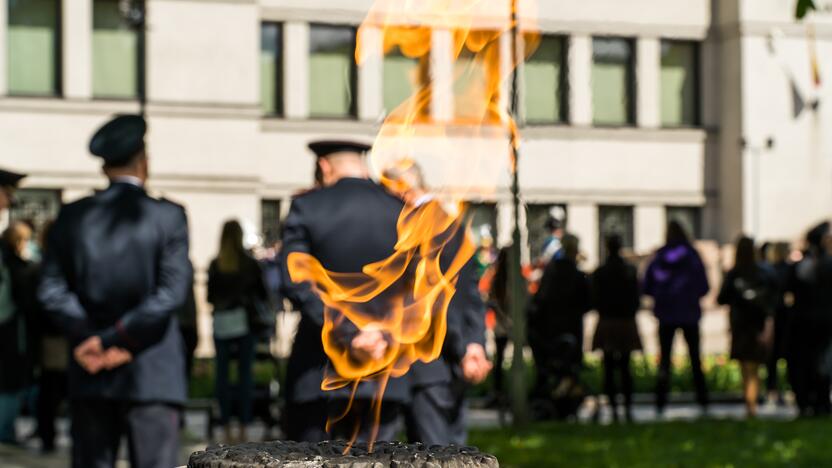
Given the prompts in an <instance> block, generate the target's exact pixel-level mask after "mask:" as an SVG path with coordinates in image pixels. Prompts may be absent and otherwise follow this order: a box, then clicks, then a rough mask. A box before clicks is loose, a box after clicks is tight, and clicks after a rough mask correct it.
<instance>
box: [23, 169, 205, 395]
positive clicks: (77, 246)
mask: <svg viewBox="0 0 832 468" xmlns="http://www.w3.org/2000/svg"><path fill="white" fill-rule="evenodd" d="M192 278H193V270H192V268H191V263H190V260H189V258H188V223H187V219H186V215H185V211H184V209H183V208H182V207H180V206H178V205H176V204H174V203H171V202H168V201H163V200H156V199H154V198H151V197H149V196H148V195H147V194H146V193H145V191H144V190H143V189H142V188H140V187H137V186H134V185H131V184H127V183H118V182H116V183H113V184H112V185H111V186H110V187H109V188H108V189H107V190H105V191H104V192H101V193H99V194H97V195H95V196H93V197H89V198H85V199H82V200H80V201H78V202H75V203H72V204H70V205H67V206H65V207H64V208H63V209H62V210H61V213H60V215H59V216H58V219H57V221H56V222H55V225H54V227H53V229H52V231H51V232H50V236H49V240H48V248H47V250H46V258H45V259H44V266H43V278H42V282H41V285H40V288H39V294H38V295H39V298H40V300H41V301H42V302H43V305H44V307H45V308H46V310H47V312H48V314H49V315H50V316H51V317H52V318H53V320H55V321H56V323H57V324H58V325H59V326H60V328H61V329H62V330H63V331H64V333H65V334H66V335H67V336H68V338H69V340H70V342H71V344H73V345H77V344H78V343H80V342H81V341H82V340H84V339H86V338H87V337H89V336H92V335H98V336H100V337H101V340H102V343H103V345H104V347H105V348H108V347H112V346H116V347H121V348H124V349H127V350H129V351H131V352H132V353H133V361H132V362H131V363H130V364H127V365H125V366H122V367H120V368H118V369H114V370H112V371H102V372H100V373H99V374H96V375H90V374H87V373H86V372H85V371H84V370H83V369H82V368H81V367H80V366H79V365H78V363H77V362H75V361H74V359H73V360H72V362H71V364H70V368H69V376H70V396H71V397H72V398H105V399H114V400H123V401H132V402H165V403H174V404H178V403H184V402H185V399H186V382H185V370H184V369H185V362H184V355H183V351H182V338H181V335H180V334H179V330H178V324H177V321H176V318H175V316H174V314H175V313H176V310H177V309H178V308H180V307H182V306H183V304H184V303H185V300H186V297H187V294H188V288H189V287H190V284H191V279H192Z"/></svg>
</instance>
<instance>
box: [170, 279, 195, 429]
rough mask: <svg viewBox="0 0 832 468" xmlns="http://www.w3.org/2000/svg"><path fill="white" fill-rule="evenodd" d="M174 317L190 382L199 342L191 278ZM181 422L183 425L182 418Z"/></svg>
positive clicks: (186, 375)
mask: <svg viewBox="0 0 832 468" xmlns="http://www.w3.org/2000/svg"><path fill="white" fill-rule="evenodd" d="M176 318H177V320H178V321H179V334H180V335H182V345H183V348H182V350H183V351H184V353H185V380H186V381H187V382H188V383H189V384H190V381H191V373H192V371H193V368H194V356H195V354H196V347H197V345H198V344H199V328H198V324H197V307H196V293H195V291H194V281H193V279H191V285H190V287H189V288H188V296H187V298H186V299H185V303H184V304H183V305H182V307H180V308H179V310H177V312H176ZM182 422H183V425H184V419H183V421H182Z"/></svg>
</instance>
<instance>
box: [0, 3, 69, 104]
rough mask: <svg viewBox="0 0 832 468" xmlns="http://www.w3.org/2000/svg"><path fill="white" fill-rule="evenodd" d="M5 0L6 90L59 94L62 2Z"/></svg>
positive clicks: (35, 93)
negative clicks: (7, 21)
mask: <svg viewBox="0 0 832 468" xmlns="http://www.w3.org/2000/svg"><path fill="white" fill-rule="evenodd" d="M7 1H8V20H9V29H8V36H7V37H8V70H9V72H8V73H9V75H8V86H9V94H13V95H23V96H27V95H31V96H54V95H58V94H59V93H60V91H59V88H60V86H59V83H60V81H59V75H60V73H59V70H60V66H59V63H60V29H59V21H58V18H60V14H59V11H60V10H59V8H60V6H59V5H60V3H61V2H59V1H58V0H7Z"/></svg>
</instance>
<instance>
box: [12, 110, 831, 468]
mask: <svg viewBox="0 0 832 468" xmlns="http://www.w3.org/2000/svg"><path fill="white" fill-rule="evenodd" d="M145 131H146V124H145V123H144V120H143V118H141V117H140V116H119V117H116V118H115V119H113V120H112V121H111V122H109V123H108V124H107V125H105V126H104V127H102V128H101V129H100V130H99V131H98V132H97V133H96V135H95V136H94V137H93V140H92V141H91V143H90V151H91V152H92V153H93V154H94V155H96V156H99V157H101V158H102V159H103V161H104V166H103V167H104V173H105V175H106V176H107V178H108V179H109V180H110V183H111V186H110V188H109V189H107V190H106V191H103V192H101V193H98V194H96V195H94V196H92V197H89V198H85V199H83V200H81V201H79V202H76V203H73V204H70V205H68V206H66V207H64V208H63V209H62V211H61V214H60V215H59V217H58V219H57V220H56V221H55V223H54V224H53V223H48V224H46V225H44V226H37V228H38V229H36V226H34V225H33V223H31V222H26V221H13V222H12V223H11V224H10V225H9V226H8V228H7V229H6V230H5V232H4V233H3V235H2V240H1V241H0V368H2V372H0V443H11V444H14V443H18V441H19V440H20V438H19V437H18V435H17V434H15V419H16V418H17V417H18V415H19V414H20V412H21V410H22V408H23V407H24V406H25V407H27V408H28V410H29V411H30V412H31V414H33V415H35V416H36V421H37V429H36V431H35V433H34V434H33V435H32V437H38V438H40V440H41V446H42V448H43V450H44V451H51V450H54V447H55V436H56V430H55V420H56V416H57V414H58V409H59V408H60V406H61V405H62V403H63V402H64V401H67V400H69V402H70V403H69V407H70V415H71V418H72V421H73V424H72V438H73V466H76V467H89V466H101V467H105V466H112V464H113V463H114V460H115V454H116V452H117V449H118V443H119V440H120V438H121V436H122V435H125V434H126V435H128V436H129V437H130V438H131V440H132V441H133V442H132V444H131V462H132V464H133V465H134V466H138V467H153V466H169V463H170V462H171V460H174V459H175V457H176V452H177V447H178V436H175V435H174V434H176V433H177V432H178V430H179V428H180V427H181V426H182V425H183V421H182V414H181V413H182V408H183V407H184V405H185V404H186V402H187V384H188V381H189V379H190V376H191V371H192V368H193V362H194V351H195V349H196V346H197V341H198V332H197V305H196V304H197V298H196V295H195V292H194V279H193V278H194V275H193V270H192V267H191V264H190V260H189V257H188V228H187V218H186V214H185V211H184V209H183V208H182V207H181V206H179V205H176V204H175V203H173V202H170V201H168V200H164V199H161V200H157V199H154V198H152V197H149V196H148V195H147V194H146V193H145V191H144V184H145V182H146V180H147V178H148V158H147V155H146V153H145V150H144V133H145ZM310 149H311V150H312V152H313V153H314V154H315V155H316V164H315V170H316V176H315V179H316V186H315V187H314V188H313V189H311V190H310V191H308V192H305V193H302V194H299V195H298V196H297V197H296V198H295V200H294V202H293V205H292V209H291V210H290V213H289V216H288V218H287V220H286V222H285V226H284V233H283V235H282V239H281V241H279V242H277V243H275V244H274V245H272V246H270V247H269V248H268V249H257V250H256V251H255V250H252V248H251V246H250V245H246V242H245V236H244V228H243V226H242V225H241V223H240V222H239V221H237V220H229V221H228V222H226V223H225V224H224V226H223V227H222V230H221V235H220V242H219V249H218V251H217V255H216V257H215V258H214V259H213V260H212V261H211V262H210V265H209V266H208V269H207V278H208V280H207V288H206V289H207V297H206V299H207V302H208V303H209V304H210V305H211V306H212V319H213V320H212V324H213V326H212V332H213V344H214V349H215V358H214V364H215V366H214V377H215V385H214V388H215V392H214V394H215V398H216V401H217V406H218V408H219V415H218V416H219V417H218V420H219V423H220V425H221V426H222V428H223V431H224V438H225V440H226V441H229V442H237V441H245V440H247V439H248V438H249V436H248V434H247V427H248V426H249V424H250V423H251V422H252V420H253V419H254V417H255V416H257V414H256V412H257V410H256V409H255V402H254V399H255V398H254V390H255V384H254V380H255V379H254V363H255V360H256V358H257V351H256V350H257V344H258V343H259V342H262V341H263V340H266V341H268V340H269V339H272V338H273V337H274V336H275V328H276V319H275V314H276V313H277V311H279V310H281V309H282V306H283V304H284V300H286V301H287V303H291V304H292V308H293V310H297V311H299V312H300V316H301V319H300V324H299V325H298V331H297V333H296V335H295V338H294V341H293V345H292V352H291V356H290V358H289V361H288V368H287V371H286V377H285V380H284V387H283V389H282V390H283V391H282V393H283V397H284V398H285V408H284V411H283V423H284V431H285V434H286V436H287V437H289V438H292V439H294V440H303V441H310V442H314V441H320V440H325V439H328V438H331V437H343V438H347V439H354V440H373V439H375V438H376V437H379V438H380V439H382V440H383V439H385V438H392V437H395V435H396V433H397V432H396V431H398V430H400V429H401V427H402V426H401V424H402V423H403V424H404V428H405V432H406V434H407V437H408V438H409V439H410V440H412V441H421V442H425V443H429V444H449V443H457V444H463V443H464V442H465V438H466V420H465V408H466V402H465V394H466V388H468V387H469V386H471V385H475V384H479V383H482V382H483V381H484V380H485V379H486V377H487V376H488V375H489V373H490V372H491V371H492V361H493V362H494V363H495V365H494V379H493V380H494V388H495V390H496V392H495V393H496V395H495V401H496V402H497V403H499V404H502V403H503V401H504V397H503V395H502V389H503V388H504V387H505V386H506V385H505V380H506V379H505V376H504V360H505V355H506V349H507V345H508V343H509V341H510V335H511V333H510V332H511V330H512V326H513V323H512V314H511V313H510V308H511V294H512V288H511V287H510V285H509V276H510V275H509V270H510V266H509V253H508V252H509V247H503V248H502V249H500V250H499V251H497V250H496V249H495V248H494V245H493V242H491V243H489V242H484V243H483V244H482V245H481V246H480V248H479V251H478V252H477V253H476V254H475V255H474V256H473V258H471V259H470V261H468V262H467V263H466V264H465V265H464V266H458V267H454V268H458V272H457V275H458V280H455V281H456V282H455V287H456V294H455V295H454V296H453V300H451V301H450V303H449V305H448V310H447V312H448V315H447V335H446V337H445V341H444V342H443V343H442V344H443V346H442V350H441V354H440V355H439V357H438V359H437V360H436V361H434V362H431V363H422V362H416V363H415V364H413V367H412V368H411V369H410V372H409V373H408V374H406V375H404V376H400V375H393V374H392V373H390V372H387V373H381V374H379V373H376V374H372V375H369V376H367V378H366V379H362V381H360V382H356V383H355V385H350V386H343V387H337V386H336V387H333V388H332V389H326V390H327V391H325V390H324V389H322V382H325V381H327V379H331V375H332V374H331V373H332V368H333V363H332V362H331V359H330V358H331V357H332V356H333V354H332V349H328V350H327V352H325V350H324V345H323V343H322V337H324V339H325V340H324V341H327V340H330V341H328V343H329V346H331V347H334V348H335V349H337V350H340V351H341V352H343V355H344V356H346V359H347V361H345V362H348V363H350V365H359V366H360V365H363V364H366V363H372V362H377V361H380V360H383V359H385V357H386V356H388V352H389V350H390V349H391V347H394V346H398V343H395V342H394V341H393V340H392V339H391V336H390V333H389V332H388V331H386V330H384V329H381V328H376V327H373V326H369V327H368V326H365V327H358V326H356V325H355V324H353V323H351V322H350V320H349V318H348V317H346V316H345V315H339V314H341V312H339V311H337V310H334V309H333V307H332V306H331V304H326V305H325V303H324V299H323V298H322V297H321V296H320V292H321V290H320V288H322V287H323V286H321V285H317V286H315V287H313V286H311V285H310V284H309V282H304V281H297V282H295V281H292V275H291V273H290V271H289V268H288V265H287V263H288V259H289V258H290V256H291V255H292V254H300V255H310V256H312V257H314V258H315V259H316V260H317V261H319V262H321V263H322V265H323V266H324V267H325V268H327V269H329V270H331V271H334V272H338V273H337V274H341V273H359V272H363V271H365V270H364V269H365V266H366V265H370V264H372V263H373V262H377V261H379V260H380V259H383V258H385V255H389V253H390V252H392V251H393V250H394V248H395V246H396V245H397V243H398V241H399V239H398V237H397V236H398V231H397V226H398V224H399V223H400V222H402V220H401V219H400V216H401V214H402V213H406V214H407V216H409V217H411V219H419V218H420V217H426V216H429V215H431V214H433V215H437V214H438V215H439V216H440V217H441V215H442V214H443V213H445V214H447V213H448V212H449V211H447V210H450V209H453V208H448V207H446V206H445V205H443V203H442V201H440V200H439V199H437V198H436V197H435V195H434V194H432V193H431V192H430V191H429V190H428V188H427V187H426V186H425V183H424V180H423V176H422V173H421V170H420V169H419V167H418V166H417V165H416V164H415V163H413V162H412V161H411V162H410V163H409V164H407V165H404V166H401V167H394V168H393V169H391V170H389V171H388V172H386V173H385V174H384V182H385V185H384V186H382V185H381V184H379V183H377V182H375V181H373V180H371V179H370V178H369V176H368V169H367V166H366V162H365V161H364V158H363V154H364V153H365V152H366V151H368V150H369V146H366V145H362V144H357V143H354V142H344V141H323V142H315V143H312V144H311V145H310ZM23 177H24V176H23V175H21V174H15V173H13V172H9V171H4V170H0V188H2V190H0V212H3V211H5V210H6V209H8V208H9V206H10V205H11V203H12V202H13V200H14V191H15V188H16V187H17V184H18V182H19V181H20V180H21V179H22V178H23ZM563 218H564V213H563V212H562V210H561V211H560V212H554V213H553V214H552V216H551V217H550V219H549V221H548V222H547V224H546V226H547V228H548V230H549V232H550V235H549V236H548V237H547V239H546V240H545V242H544V244H543V246H542V248H541V252H542V253H541V255H540V256H539V258H537V259H535V261H534V262H533V264H532V265H530V267H529V268H528V269H527V270H526V279H527V284H526V286H527V291H523V294H526V293H527V292H528V293H529V295H530V301H529V304H528V308H527V310H526V318H527V320H528V331H529V334H528V342H529V345H530V347H531V350H532V352H533V355H534V361H535V369H536V383H535V386H534V388H533V390H532V394H531V396H532V402H533V407H534V409H535V411H536V412H537V414H538V415H539V416H541V417H565V416H568V415H570V414H574V413H575V411H577V408H578V406H579V405H580V403H581V401H582V400H583V396H584V395H585V389H584V388H583V387H582V384H581V369H582V366H583V361H584V349H585V346H584V343H583V340H584V316H585V314H587V313H588V312H590V311H592V310H595V311H597V312H598V316H599V320H598V324H597V327H596V329H595V332H594V336H593V338H592V343H591V346H590V348H591V349H592V350H595V351H599V352H600V353H602V356H603V359H602V362H603V368H604V371H603V391H604V393H606V395H607V400H608V401H609V404H610V407H611V410H612V415H613V418H614V419H615V420H618V419H619V418H622V417H623V418H624V419H625V420H628V421H631V420H632V419H633V414H632V403H633V386H634V385H633V375H632V370H631V360H632V355H633V353H634V352H638V351H640V350H642V349H643V346H642V339H641V336H640V332H639V327H638V325H637V322H636V315H637V313H638V312H639V311H640V310H642V309H643V308H644V307H645V306H647V307H651V308H652V311H653V313H654V315H655V317H656V319H657V320H658V342H659V349H660V357H659V364H658V372H657V376H656V383H655V403H656V407H657V409H658V411H659V413H661V412H663V411H664V410H665V408H666V406H667V404H668V393H669V390H670V377H671V355H672V350H673V343H674V339H675V337H676V336H677V335H679V334H681V336H682V337H683V338H684V340H685V343H686V344H687V348H688V352H689V353H688V354H689V356H690V366H691V369H692V376H693V384H694V388H695V393H696V399H697V402H698V403H699V404H700V405H702V406H703V407H707V405H708V403H709V397H708V388H707V385H706V379H705V375H704V373H703V369H702V362H701V336H700V322H701V318H702V306H701V303H702V298H703V297H704V296H705V295H706V294H708V292H709V291H710V290H711V285H710V284H709V281H708V276H707V275H706V268H705V266H704V264H703V261H702V259H701V258H700V255H699V253H698V252H697V250H696V248H695V247H694V245H693V243H692V242H691V240H690V238H689V236H688V234H687V233H686V232H685V230H684V229H683V227H682V226H681V225H680V224H679V223H677V222H671V223H669V225H668V226H667V232H666V243H665V245H664V246H663V247H661V248H660V249H658V250H657V251H656V252H655V253H654V254H653V255H652V256H651V258H650V259H649V261H648V262H646V263H645V264H644V265H641V268H638V266H637V265H636V264H634V263H632V262H631V261H630V260H629V259H628V258H627V256H626V254H625V252H624V251H623V250H624V249H623V241H622V238H621V237H620V236H618V235H615V234H613V235H610V236H608V237H607V238H606V239H605V249H604V250H605V252H606V258H604V259H603V261H602V262H601V265H600V266H598V268H597V269H595V271H593V272H585V271H584V270H583V269H582V262H583V259H582V256H581V247H580V241H579V239H578V238H577V237H576V236H574V235H572V234H570V233H568V232H567V231H566V225H565V220H564V219H563ZM463 231H464V230H462V231H459V232H456V231H453V230H449V231H448V232H442V233H439V234H438V235H437V239H429V241H430V242H426V243H425V244H424V245H433V246H437V245H438V246H441V247H438V250H437V251H436V252H432V251H430V249H429V248H426V247H422V249H421V250H419V252H418V253H414V255H425V256H430V255H435V256H436V262H437V263H438V265H439V266H440V268H441V270H440V271H443V272H444V271H448V270H449V269H450V268H451V265H452V264H453V263H454V258H455V256H456V255H457V252H460V251H461V249H463V248H465V247H464V246H465V244H466V242H464V241H463V237H464V235H463V236H460V233H461V232H463ZM35 232H38V233H39V236H38V237H37V238H36V236H35ZM465 235H468V233H467V232H466V233H465ZM439 239H441V242H439ZM434 248H436V247H434ZM735 252H736V254H735V261H734V265H733V267H732V268H731V269H730V270H729V271H727V272H725V274H724V277H723V280H722V285H721V287H720V288H719V294H718V302H719V303H720V304H722V305H725V306H727V307H729V308H730V327H731V338H732V340H731V357H732V358H733V359H735V360H737V361H738V362H739V365H740V368H741V372H742V381H743V395H744V399H745V402H746V407H747V412H748V415H749V416H751V417H753V416H755V415H756V412H757V404H758V400H759V393H760V387H761V382H760V379H759V375H760V372H759V371H760V367H765V368H766V369H767V380H766V387H767V389H768V390H769V391H770V392H772V397H773V398H781V395H780V394H779V388H780V382H778V363H779V361H780V360H781V359H785V360H786V362H787V364H788V379H789V384H790V385H791V388H792V390H793V392H794V395H795V399H796V403H797V406H798V408H799V411H800V414H801V415H803V416H820V415H829V414H830V413H831V412H832V405H830V376H831V375H832V235H830V226H829V224H828V223H824V224H821V225H819V226H817V227H815V228H813V229H812V230H811V231H810V232H809V233H808V235H807V236H806V239H805V244H804V246H803V248H802V249H801V250H800V251H799V252H792V251H791V249H790V247H789V245H787V244H783V243H773V244H772V243H768V244H764V245H761V246H758V245H756V244H755V241H754V240H753V239H751V238H748V237H742V238H740V239H739V240H738V241H737V243H736V248H735ZM643 298H649V300H644V299H643ZM389 300H390V298H389V297H384V295H380V296H379V297H374V298H372V299H369V300H367V301H366V304H363V305H361V307H365V308H366V309H367V311H366V313H367V314H369V315H368V316H370V317H375V316H374V315H373V314H376V315H378V316H377V317H376V319H377V320H379V321H383V320H384V319H385V316H384V314H385V313H387V312H386V311H389V310H390V307H391V305H390V303H389ZM385 301H388V302H385ZM486 303H487V304H488V308H490V309H491V311H493V323H491V324H490V326H491V328H492V330H493V331H494V337H495V343H494V344H495V348H494V349H495V352H494V353H493V356H492V357H491V358H489V356H487V354H486V351H485V349H486V348H485V329H486V322H487V315H486V309H487V308H486ZM379 314H380V315H379ZM333 324H336V325H333ZM356 363H358V364H356ZM232 380H236V383H232ZM329 381H331V380H329ZM379 388H382V389H383V390H384V391H385V400H384V405H382V406H378V405H377V404H376V403H375V402H374V400H373V399H374V397H375V396H376V395H378V394H379ZM619 397H621V398H620V399H619ZM619 410H621V411H619ZM234 416H236V417H237V418H238V419H239V423H240V424H239V428H240V429H239V430H238V431H237V432H236V434H235V433H234V431H232V424H231V420H232V418H233V417H234ZM102 437H103V438H104V439H105V440H103V441H102ZM149 448H153V449H154V450H155V452H153V453H152V454H151V453H149V452H148V449H149Z"/></svg>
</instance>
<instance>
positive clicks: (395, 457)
mask: <svg viewBox="0 0 832 468" xmlns="http://www.w3.org/2000/svg"><path fill="white" fill-rule="evenodd" d="M346 446H347V444H346V442H335V441H327V442H320V443H303V442H290V441H275V442H253V443H248V444H242V445H234V446H225V445H215V446H211V447H208V448H207V449H206V450H205V451H202V452H195V453H194V454H192V455H191V458H190V460H189V461H188V468H313V467H316V468H317V467H322V468H498V467H499V466H500V465H499V463H498V462H497V459H496V458H495V457H494V456H492V455H488V454H485V453H482V452H480V451H479V450H478V449H476V448H473V447H457V446H449V447H440V446H433V447H426V446H424V445H422V444H403V443H399V442H379V443H377V444H376V445H375V448H374V450H373V453H369V452H367V446H366V445H365V444H356V445H355V446H354V447H353V448H352V449H351V450H350V452H349V454H347V455H343V452H344V449H345V448H346Z"/></svg>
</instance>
